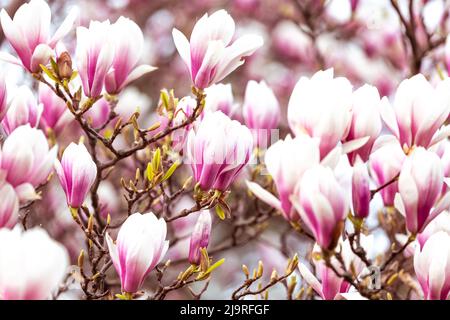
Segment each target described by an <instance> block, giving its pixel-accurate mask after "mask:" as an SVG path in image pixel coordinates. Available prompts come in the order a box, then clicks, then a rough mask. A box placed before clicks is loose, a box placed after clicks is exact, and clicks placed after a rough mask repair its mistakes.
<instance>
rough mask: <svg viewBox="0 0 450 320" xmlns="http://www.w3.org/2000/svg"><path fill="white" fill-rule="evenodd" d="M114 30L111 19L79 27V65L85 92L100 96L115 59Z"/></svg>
mask: <svg viewBox="0 0 450 320" xmlns="http://www.w3.org/2000/svg"><path fill="white" fill-rule="evenodd" d="M113 37H114V34H113V31H112V28H111V25H110V23H109V20H106V21H104V22H99V21H91V22H90V24H89V28H85V27H78V28H77V53H76V59H77V66H78V72H79V74H80V78H81V81H82V83H83V91H84V94H85V95H86V96H87V97H89V98H96V97H98V96H100V94H101V93H102V90H103V84H104V82H105V77H106V74H107V73H108V71H109V68H110V67H111V65H112V63H113V61H114V43H113Z"/></svg>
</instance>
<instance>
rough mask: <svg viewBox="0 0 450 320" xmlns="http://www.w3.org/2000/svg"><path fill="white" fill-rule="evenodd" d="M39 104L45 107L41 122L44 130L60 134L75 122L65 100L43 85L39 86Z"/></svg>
mask: <svg viewBox="0 0 450 320" xmlns="http://www.w3.org/2000/svg"><path fill="white" fill-rule="evenodd" d="M39 102H40V103H41V104H42V105H43V111H42V115H41V121H40V124H41V128H42V129H43V130H45V131H48V130H52V131H53V132H54V133H55V134H59V133H61V131H62V130H64V128H65V127H66V126H67V125H68V124H69V123H70V122H71V121H72V120H73V116H72V114H71V113H70V111H69V109H68V108H67V105H66V103H65V102H64V100H63V99H61V98H60V97H58V96H57V95H56V94H55V93H54V92H53V90H52V89H50V88H49V87H48V86H47V85H44V84H42V83H41V84H40V85H39Z"/></svg>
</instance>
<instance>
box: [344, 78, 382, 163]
mask: <svg viewBox="0 0 450 320" xmlns="http://www.w3.org/2000/svg"><path fill="white" fill-rule="evenodd" d="M352 98H353V102H352V121H351V125H350V130H349V132H348V135H347V137H346V138H345V141H351V140H354V139H359V138H364V137H369V140H368V141H367V142H366V143H365V144H364V146H362V147H361V148H359V149H357V150H356V151H354V152H351V153H349V154H348V159H349V160H350V163H351V164H354V162H355V160H356V157H357V156H359V157H361V159H362V160H363V161H367V160H368V159H369V155H370V152H371V150H372V146H373V144H374V142H375V139H376V138H377V137H378V135H379V134H380V131H381V127H382V123H381V117H380V105H381V104H382V103H389V102H388V101H387V98H383V99H382V100H380V95H379V93H378V90H377V88H376V87H372V86H369V85H367V84H366V85H364V86H362V87H361V88H359V89H357V90H356V91H355V92H353V96H352Z"/></svg>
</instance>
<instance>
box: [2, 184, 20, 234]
mask: <svg viewBox="0 0 450 320" xmlns="http://www.w3.org/2000/svg"><path fill="white" fill-rule="evenodd" d="M18 218H19V199H18V198H17V195H16V192H15V191H14V188H13V187H12V186H11V185H10V184H9V183H3V184H2V183H1V182H0V229H1V228H12V227H14V226H15V225H16V223H17V219H18Z"/></svg>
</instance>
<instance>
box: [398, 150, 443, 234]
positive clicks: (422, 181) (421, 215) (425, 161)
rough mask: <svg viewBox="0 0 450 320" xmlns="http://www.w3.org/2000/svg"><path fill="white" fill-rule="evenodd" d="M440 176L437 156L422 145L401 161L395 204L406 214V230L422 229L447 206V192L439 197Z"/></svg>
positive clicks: (413, 231) (441, 177)
mask: <svg viewBox="0 0 450 320" xmlns="http://www.w3.org/2000/svg"><path fill="white" fill-rule="evenodd" d="M443 179H444V176H443V168H442V164H441V162H440V159H439V157H438V156H437V155H436V154H435V153H434V152H431V151H427V150H425V149H424V148H423V147H418V148H416V149H414V151H413V152H412V154H410V155H409V156H408V158H407V159H406V160H405V162H404V163H403V167H402V170H401V172H400V177H399V179H398V191H399V193H398V194H397V195H396V197H395V207H396V208H397V209H398V210H399V211H400V213H402V214H403V215H404V216H405V219H406V228H407V229H408V231H409V232H411V233H413V234H417V233H420V232H422V230H423V229H424V228H425V227H426V226H427V224H428V223H430V222H431V221H432V220H433V219H434V218H435V217H436V216H437V215H438V214H439V213H441V212H442V211H444V210H445V209H447V208H448V207H449V206H450V194H447V195H446V196H444V197H443V198H442V199H439V197H440V195H441V190H442V184H443ZM438 200H440V201H438Z"/></svg>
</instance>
